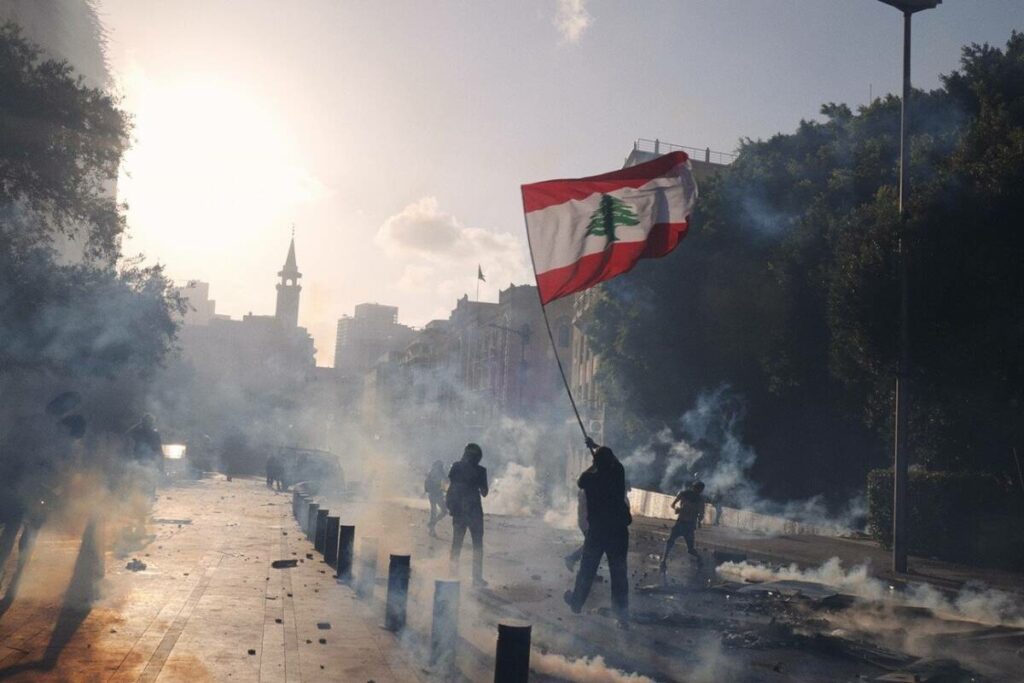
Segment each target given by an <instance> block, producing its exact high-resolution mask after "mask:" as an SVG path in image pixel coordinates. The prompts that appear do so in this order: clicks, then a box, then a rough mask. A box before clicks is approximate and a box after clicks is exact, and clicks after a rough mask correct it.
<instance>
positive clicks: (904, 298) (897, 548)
mask: <svg viewBox="0 0 1024 683" xmlns="http://www.w3.org/2000/svg"><path fill="white" fill-rule="evenodd" d="M880 1H881V2H883V3H885V4H886V5H891V6H892V7H895V8H896V9H898V10H900V11H901V12H903V97H902V99H901V101H900V181H899V213H900V223H899V235H898V236H897V247H896V257H897V259H898V268H899V280H900V303H899V364H898V367H897V370H896V407H895V410H896V415H895V425H896V429H895V434H894V438H893V441H894V443H893V496H892V500H893V510H892V568H893V571H895V572H898V573H900V574H905V573H906V572H907V535H908V534H907V517H908V515H907V510H908V507H909V506H908V500H907V488H908V486H907V485H908V481H909V478H910V462H909V459H910V456H909V453H908V452H907V451H908V449H907V445H908V441H909V439H908V436H909V435H908V427H909V422H910V391H909V387H908V383H909V381H910V273H909V263H908V261H909V253H908V252H909V244H908V243H907V239H906V237H907V224H908V222H909V221H908V211H907V194H908V191H909V189H910V186H909V181H908V179H907V166H908V165H909V161H910V160H909V159H908V155H907V114H908V113H909V112H908V109H907V103H908V101H909V99H910V18H911V17H912V16H913V14H914V12H920V11H922V10H926V9H932V8H934V7H936V6H937V5H939V4H940V3H941V2H942V0H880Z"/></svg>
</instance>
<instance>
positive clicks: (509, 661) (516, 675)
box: [494, 624, 532, 683]
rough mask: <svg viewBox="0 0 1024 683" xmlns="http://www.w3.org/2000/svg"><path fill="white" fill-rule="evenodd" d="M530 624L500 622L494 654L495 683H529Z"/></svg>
mask: <svg viewBox="0 0 1024 683" xmlns="http://www.w3.org/2000/svg"><path fill="white" fill-rule="evenodd" d="M531 630H532V627H531V626H530V625H529V624H526V625H523V626H520V625H513V624H498V646H497V650H496V652H495V654H494V683H527V681H528V680H530V631H531Z"/></svg>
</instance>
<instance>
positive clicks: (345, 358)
mask: <svg viewBox="0 0 1024 683" xmlns="http://www.w3.org/2000/svg"><path fill="white" fill-rule="evenodd" d="M415 334H416V333H415V331H414V330H413V329H412V328H411V327H408V326H406V325H402V324H400V323H399V322H398V307H397V306H384V305H381V304H368V303H367V304H358V305H357V306H356V307H355V312H354V315H351V316H345V317H344V318H342V319H340V320H339V321H338V332H337V336H336V338H335V344H334V368H335V369H336V370H337V371H338V372H339V373H341V374H342V375H343V376H359V375H362V374H363V373H365V372H367V371H368V370H370V368H372V367H373V366H374V365H375V364H376V363H377V361H378V360H379V359H380V358H381V357H382V356H384V355H386V354H388V353H390V352H393V351H398V350H401V349H404V348H405V346H407V345H408V344H409V343H410V342H411V341H412V339H413V337H414V336H415Z"/></svg>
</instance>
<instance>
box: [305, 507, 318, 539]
mask: <svg viewBox="0 0 1024 683" xmlns="http://www.w3.org/2000/svg"><path fill="white" fill-rule="evenodd" d="M319 509H320V504H319V503H309V504H308V505H306V523H305V524H304V525H303V527H304V531H305V532H306V539H307V540H310V541H312V540H313V536H314V534H316V513H317V511H318V510H319Z"/></svg>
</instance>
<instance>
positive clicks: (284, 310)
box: [274, 235, 302, 328]
mask: <svg viewBox="0 0 1024 683" xmlns="http://www.w3.org/2000/svg"><path fill="white" fill-rule="evenodd" d="M277 275H278V277H280V278H281V281H280V282H279V283H277V310H276V312H275V313H274V317H275V318H277V319H278V321H280V323H281V324H282V325H284V326H285V327H288V328H292V327H298V326H299V292H301V291H302V285H300V284H299V278H301V277H302V273H300V272H299V267H298V266H297V265H296V263H295V236H294V235H293V236H292V242H291V245H289V247H288V258H286V259H285V261H284V267H283V268H282V269H281V270H280V271H279V272H278V274H277Z"/></svg>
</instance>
